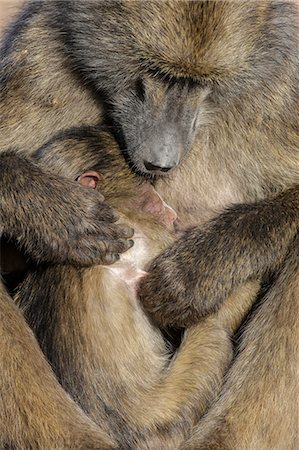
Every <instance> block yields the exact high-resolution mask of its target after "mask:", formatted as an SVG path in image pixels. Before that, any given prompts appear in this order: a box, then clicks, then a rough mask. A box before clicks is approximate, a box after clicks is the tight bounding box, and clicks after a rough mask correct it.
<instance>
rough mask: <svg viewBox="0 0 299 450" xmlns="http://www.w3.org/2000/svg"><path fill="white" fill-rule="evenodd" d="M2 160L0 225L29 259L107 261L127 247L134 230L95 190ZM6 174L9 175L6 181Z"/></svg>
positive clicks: (8, 157) (16, 159)
mask: <svg viewBox="0 0 299 450" xmlns="http://www.w3.org/2000/svg"><path fill="white" fill-rule="evenodd" d="M2 162H3V164H2V166H3V168H4V169H6V168H7V169H8V170H5V171H4V181H3V194H4V195H3V198H2V202H1V204H0V213H1V215H0V216H1V222H2V223H1V225H2V228H3V231H4V233H5V234H7V235H8V236H11V237H13V238H14V239H16V240H17V242H19V244H20V245H21V246H22V247H23V248H24V250H25V251H26V253H28V255H29V256H30V257H32V258H33V259H34V260H36V261H39V262H50V263H65V262H67V263H71V264H74V265H77V266H89V265H93V264H112V263H113V262H115V261H116V260H117V259H118V258H119V254H120V253H122V252H125V251H126V250H128V249H129V248H130V247H132V245H133V241H132V240H130V238H131V237H132V236H133V230H132V229H131V228H130V227H128V226H126V225H122V224H119V223H116V222H117V220H118V216H117V214H116V213H115V212H114V211H113V210H112V209H111V208H110V207H109V206H108V205H107V204H105V202H104V198H103V196H102V195H101V194H100V193H99V192H97V191H94V190H92V189H89V188H88V187H84V186H81V185H80V184H79V183H77V182H76V181H69V180H67V179H65V178H63V177H61V176H56V175H53V174H52V173H49V172H47V171H45V170H43V169H42V168H41V167H39V166H38V165H36V164H34V163H33V162H31V161H30V160H28V159H26V158H23V157H21V156H20V155H16V154H13V153H9V152H8V153H7V154H4V155H3V156H2V157H1V163H2ZM9 169H11V170H9ZM10 173H11V174H13V177H9V179H8V174H10ZM6 175H7V176H6ZM5 186H9V189H5Z"/></svg>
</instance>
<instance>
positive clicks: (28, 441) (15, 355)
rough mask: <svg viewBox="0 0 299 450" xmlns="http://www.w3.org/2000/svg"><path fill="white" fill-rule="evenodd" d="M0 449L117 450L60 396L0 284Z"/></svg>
mask: <svg viewBox="0 0 299 450" xmlns="http://www.w3.org/2000/svg"><path fill="white" fill-rule="evenodd" d="M0 342H1V345H0V371H1V373H0V392H1V395H0V448H16V449H28V450H29V449H31V450H37V449H38V450H49V449H53V450H55V449H56V450H59V449H64V450H67V449H76V450H87V449H89V450H96V449H98V450H103V449H112V448H116V445H114V444H113V442H112V439H111V438H110V437H109V436H108V435H106V434H105V433H104V432H103V431H102V430H100V429H99V428H98V427H97V426H96V425H95V424H94V423H93V422H92V421H91V420H90V419H88V418H87V416H85V414H84V413H83V411H81V410H80V408H79V407H78V406H77V405H76V404H75V402H73V401H72V400H71V398H70V397H69V396H68V395H67V394H66V392H64V390H63V389H62V388H61V386H60V384H59V383H58V381H57V380H56V378H55V376H54V374H53V372H52V370H51V368H50V366H49V365H48V363H47V362H46V360H45V358H44V356H43V354H42V352H41V350H40V349H39V347H38V345H37V342H36V340H35V338H34V336H33V334H32V332H31V331H30V329H29V327H28V326H27V324H26V323H25V320H24V318H23V317H22V315H21V313H20V312H19V310H18V309H17V308H16V306H15V305H14V304H13V302H12V300H11V299H10V298H9V296H8V295H7V294H6V293H5V290H4V288H3V286H2V285H1V284H0Z"/></svg>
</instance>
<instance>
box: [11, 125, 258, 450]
mask: <svg viewBox="0 0 299 450" xmlns="http://www.w3.org/2000/svg"><path fill="white" fill-rule="evenodd" d="M35 157H36V158H38V159H39V160H40V161H41V162H43V163H44V164H46V165H47V167H49V168H51V169H52V170H53V171H54V170H55V172H57V173H59V174H62V173H65V174H66V175H67V176H68V177H70V178H71V179H76V178H77V177H78V175H80V174H81V173H82V172H83V171H86V170H87V169H92V170H96V171H99V172H100V174H101V178H100V189H101V192H102V193H103V194H104V195H105V198H106V200H107V202H108V203H109V204H110V205H111V206H113V207H114V208H115V209H116V210H117V211H118V212H119V214H121V216H122V218H123V219H124V221H125V222H127V223H129V224H130V225H131V226H133V227H134V228H135V233H136V237H135V249H132V250H131V251H134V252H135V254H136V253H137V255H136V256H135V261H136V262H138V258H139V256H138V252H140V253H143V252H145V255H144V256H142V259H143V261H144V262H143V264H145V267H143V268H146V265H147V264H148V261H150V260H151V259H152V258H153V256H155V255H157V253H159V252H160V251H161V250H162V249H163V248H165V247H166V246H168V245H169V244H170V242H172V241H173V238H174V237H173V236H172V235H171V234H170V233H169V232H168V231H167V230H166V229H164V228H163V227H162V226H161V225H160V224H159V221H157V220H156V219H155V218H154V216H151V215H149V214H148V213H144V212H142V211H143V210H144V208H145V209H146V204H143V205H142V204H140V196H141V192H144V193H145V194H144V196H145V195H146V191H147V190H148V189H149V188H150V186H149V183H148V182H144V181H143V180H142V179H140V178H137V177H136V176H134V175H133V174H132V173H131V172H130V171H129V169H128V168H127V165H126V163H125V161H124V160H123V158H122V155H121V154H120V153H119V150H118V148H117V146H116V144H115V142H114V141H113V139H111V137H110V139H109V134H108V133H107V132H105V131H104V132H102V131H101V130H97V129H93V128H87V129H84V128H82V129H79V130H71V131H69V132H67V133H64V134H63V135H60V136H58V137H57V140H55V138H54V139H52V141H51V142H50V143H49V144H47V145H45V146H44V147H43V148H42V149H41V150H39V151H38V152H37V153H36V155H35ZM88 164H92V166H91V167H88ZM147 186H148V187H147ZM147 201H148V202H151V201H152V199H151V198H149V200H147ZM143 202H146V200H145V199H144V200H143ZM140 209H141V212H140V211H139V210H140ZM140 233H141V234H140ZM144 246H145V247H146V250H143V247H144ZM117 264H125V262H120V263H116V264H115V265H114V266H113V267H112V268H109V267H102V266H96V267H94V268H91V269H86V270H82V269H75V268H74V267H71V266H66V265H64V266H58V267H49V268H41V269H38V270H37V271H33V272H32V273H31V274H29V275H28V277H27V279H26V280H25V282H24V283H23V285H22V286H21V290H20V292H19V293H18V295H17V301H18V303H19V304H20V305H21V306H22V309H23V310H24V313H25V316H26V318H27V320H28V322H29V324H30V326H31V327H32V328H33V330H34V331H35V333H36V335H37V337H38V340H39V342H40V345H41V348H42V350H43V351H44V353H45V354H46V356H47V357H48V359H49V361H50V362H51V365H52V367H53V368H54V370H55V372H56V374H57V376H58V377H59V380H60V382H61V383H62V386H63V387H64V388H65V389H66V391H67V392H69V393H70V394H71V396H72V397H73V398H74V399H75V400H76V401H77V402H78V404H79V405H80V406H81V407H82V409H83V410H84V411H85V412H86V413H87V414H88V415H89V416H90V417H91V418H92V419H93V420H94V421H95V422H97V423H98V424H99V425H100V426H101V427H102V428H103V429H104V430H106V431H108V430H109V429H112V430H114V435H115V438H116V439H117V440H118V441H119V444H120V445H121V447H125V448H126V447H127V446H128V448H138V449H146V448H148V449H152V450H158V449H161V450H162V449H163V450H166V449H169V450H173V449H174V448H178V447H179V446H180V444H182V443H183V442H184V441H185V439H186V437H187V436H188V435H189V434H190V430H191V427H192V425H194V424H195V423H196V420H197V419H198V418H200V417H201V416H202V415H203V414H204V412H205V411H206V409H207V407H208V406H209V405H210V403H211V401H212V400H213V399H214V398H215V397H216V395H217V392H219V389H220V387H221V385H222V378H223V375H224V373H225V371H226V369H227V367H228V365H229V363H230V361H231V358H232V345H231V340H230V339H231V336H232V334H233V333H234V332H235V330H236V329H237V328H238V326H239V325H240V323H241V321H242V319H243V318H244V316H245V314H246V313H247V312H248V310H249V309H250V308H251V306H252V301H253V300H254V298H255V295H256V292H257V290H258V289H259V283H254V282H252V283H248V285H247V286H246V287H244V288H242V290H240V291H239V292H237V293H234V294H233V295H232V296H231V297H230V298H229V299H228V300H227V302H226V303H225V306H224V307H223V308H222V309H221V310H220V311H219V312H218V313H216V314H214V315H211V316H210V317H208V318H207V319H205V320H203V321H202V322H201V323H200V324H199V325H197V326H194V327H193V328H190V329H189V330H188V331H187V332H186V334H185V337H184V341H183V343H182V345H181V347H180V349H179V351H178V352H177V354H176V356H175V359H174V360H173V361H170V359H169V355H168V353H169V347H168V346H167V344H166V343H165V341H164V339H163V337H162V334H161V332H160V331H159V330H158V329H157V328H155V327H153V325H152V324H151V323H150V321H149V320H148V318H147V317H146V315H145V314H144V312H143V310H142V308H141V307H140V304H139V302H138V300H137V297H136V293H135V292H134V291H132V290H131V288H130V287H128V285H127V284H126V283H125V281H124V280H123V279H122V278H121V277H120V276H118V275H115V273H114V271H115V270H119V269H118V267H117ZM127 264H128V263H127ZM131 270H133V271H134V268H132V269H131Z"/></svg>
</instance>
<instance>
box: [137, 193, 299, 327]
mask: <svg viewBox="0 0 299 450" xmlns="http://www.w3.org/2000/svg"><path fill="white" fill-rule="evenodd" d="M298 225H299V188H298V187H294V188H292V189H290V190H288V191H285V192H284V193H282V194H281V195H279V196H277V197H275V198H273V199H272V200H264V201H260V202H257V203H252V204H244V205H236V206H232V207H231V208H229V209H228V210H227V211H226V212H224V213H222V214H221V215H219V216H218V217H217V218H216V219H214V220H213V221H211V222H210V223H209V224H208V225H207V226H206V228H205V229H198V228H193V229H191V230H189V231H187V232H186V234H185V235H184V236H183V237H181V238H180V239H179V240H178V241H177V242H175V243H174V244H173V245H172V246H171V247H170V248H169V249H168V250H166V252H165V253H163V254H162V255H160V256H158V257H157V259H156V260H155V261H154V262H153V263H152V265H151V268H150V269H149V272H150V273H149V275H148V276H147V277H145V278H144V279H143V280H142V281H141V286H140V297H141V300H142V303H143V305H144V306H145V308H146V309H147V311H148V312H149V313H150V314H151V315H152V316H153V318H154V320H155V321H156V322H158V323H159V324H160V325H161V326H163V327H164V326H182V327H185V326H188V325H190V324H192V323H196V322H197V321H198V320H199V319H200V318H201V317H202V316H204V315H205V314H208V313H210V312H211V311H215V310H216V309H217V308H219V306H220V305H221V303H222V302H223V301H224V300H225V298H226V297H227V295H228V294H229V293H230V292H231V291H232V289H234V288H236V287H238V286H240V285H242V284H243V283H245V282H246V281H248V280H249V279H257V278H260V277H262V276H263V275H265V274H267V273H271V272H272V271H274V270H275V268H276V267H278V266H279V264H281V262H282V261H283V259H284V258H285V255H286V253H287V250H288V247H289V246H290V244H291V243H292V240H293V239H294V236H295V234H296V232H297V230H298Z"/></svg>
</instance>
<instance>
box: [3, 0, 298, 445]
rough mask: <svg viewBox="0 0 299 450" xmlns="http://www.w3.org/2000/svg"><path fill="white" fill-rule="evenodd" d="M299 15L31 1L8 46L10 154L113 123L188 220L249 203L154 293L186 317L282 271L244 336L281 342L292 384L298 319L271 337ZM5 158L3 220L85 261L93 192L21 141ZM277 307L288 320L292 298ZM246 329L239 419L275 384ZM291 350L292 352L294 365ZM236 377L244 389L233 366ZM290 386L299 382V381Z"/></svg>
mask: <svg viewBox="0 0 299 450" xmlns="http://www.w3.org/2000/svg"><path fill="white" fill-rule="evenodd" d="M297 24H298V15H297V9H296V4H295V3H294V2H293V1H288V0H287V1H278V0H259V1H250V2H248V1H245V0H239V1H238V2H231V1H226V0H223V1H221V2H220V1H219V2H216V1H215V2H214V1H196V2H182V1H165V2H158V1H147V2H141V1H140V2H139V1H115V2H110V1H98V0H84V1H83V0H82V1H79V0H78V1H72V0H64V1H61V0H59V1H58V0H57V1H55V0H48V1H44V2H40V1H32V2H30V4H29V6H28V7H27V9H26V10H24V12H23V14H22V16H21V17H20V18H19V19H18V20H17V22H16V24H15V25H14V26H12V27H11V30H10V32H9V33H8V34H7V37H6V40H5V42H4V46H3V48H2V51H1V78H0V79H1V92H0V116H1V124H0V127H1V147H2V149H3V150H7V149H14V148H17V149H21V150H23V151H24V153H26V154H32V153H33V152H34V151H35V150H36V149H37V148H39V147H40V146H41V145H42V144H44V143H45V142H46V141H48V140H49V139H50V137H51V136H52V135H53V134H56V133H57V132H58V131H60V130H64V129H68V128H70V127H78V126H81V125H82V124H85V123H89V124H96V123H98V122H104V121H106V122H108V123H109V124H110V125H111V126H113V128H114V130H115V132H117V133H118V140H119V142H120V143H121V146H122V151H123V152H124V154H125V156H126V158H127V161H128V163H129V164H130V165H131V167H132V168H134V169H135V170H136V171H139V173H140V174H143V175H145V176H153V177H155V178H156V179H157V185H156V189H157V190H158V192H159V193H160V194H161V196H162V197H163V199H164V200H165V201H166V202H167V203H168V204H170V205H171V206H172V207H173V208H174V209H175V210H176V211H177V213H178V216H179V220H180V223H179V225H180V227H181V228H182V229H184V228H187V227H188V226H191V225H196V226H198V224H204V223H205V222H207V221H208V220H209V219H211V218H212V217H215V216H217V214H218V213H219V212H221V211H223V209H225V208H226V207H227V206H229V205H232V204H236V203H240V204H242V205H241V206H236V207H233V208H232V209H231V210H229V211H228V212H227V213H224V216H222V215H221V216H220V217H219V218H216V219H215V221H214V222H213V223H212V224H211V225H209V226H207V228H205V230H204V231H203V229H202V228H200V229H197V228H195V229H192V230H191V231H188V232H187V234H185V235H183V236H182V237H181V239H180V240H179V241H178V242H177V243H175V244H173V245H172V246H171V248H170V249H169V250H167V251H166V252H165V253H164V255H162V256H161V257H159V258H158V259H157V260H156V262H155V263H154V265H153V267H152V269H150V272H151V274H150V275H149V277H148V278H147V279H146V280H145V281H144V283H143V291H141V295H142V299H143V301H144V305H145V306H146V307H147V308H148V311H149V312H151V313H152V314H153V317H154V319H155V320H157V321H159V322H160V323H162V324H169V323H173V324H174V323H181V324H183V323H186V321H187V322H188V321H189V320H190V319H191V320H192V318H193V317H194V319H195V320H198V317H200V316H201V315H203V314H204V313H208V312H209V311H211V310H213V309H215V308H216V307H217V306H219V304H221V303H222V302H223V301H224V299H225V297H226V296H227V294H228V293H229V292H230V291H231V289H232V288H233V287H234V286H238V285H240V284H241V283H242V282H243V281H244V280H246V279H248V278H251V277H253V278H254V277H256V276H258V277H264V278H265V279H267V278H268V275H269V273H271V272H274V274H272V275H273V277H272V278H271V279H272V280H273V284H271V287H270V289H271V292H274V293H275V295H274V294H273V295H269V300H268V301H266V299H265V301H264V300H263V299H262V300H261V306H260V307H259V308H258V309H257V315H256V316H255V320H253V319H252V320H249V321H248V323H247V325H246V330H247V331H246V333H248V335H254V336H255V338H256V339H257V348H259V346H260V344H261V339H262V338H261V336H262V335H265V336H267V341H266V342H267V345H266V348H267V349H268V351H269V352H270V353H272V354H273V355H275V356H276V358H275V361H276V373H277V377H278V378H280V379H281V383H282V384H281V386H282V385H285V386H288V377H287V370H286V369H288V371H290V372H292V371H295V367H296V363H297V361H296V358H295V355H296V354H297V353H296V352H297V347H296V343H295V340H294V336H293V332H292V331H291V329H292V327H291V326H290V327H285V330H284V331H285V335H284V339H282V338H280V337H281V336H280V334H279V335H278V334H277V326H272V327H271V329H270V330H269V333H266V332H265V330H266V324H268V323H270V322H271V323H272V321H273V323H274V324H275V323H276V322H275V320H276V316H275V314H274V306H273V302H274V299H276V298H277V296H278V297H279V298H280V295H281V291H280V289H279V288H278V286H279V285H277V284H276V282H277V280H276V276H277V275H278V274H279V271H280V269H282V268H283V267H284V263H283V261H284V259H286V260H287V258H288V256H287V254H288V249H289V247H290V245H291V244H292V242H294V244H295V243H296V241H295V240H294V239H295V235H296V233H297V230H298V200H297V198H298V188H297V187H294V186H297V185H298V183H299V152H298V38H297V36H298V33H297V31H298V27H297ZM0 160H1V171H2V174H3V175H2V177H1V179H0V189H1V198H3V199H5V201H3V202H2V203H1V208H2V209H1V213H2V214H0V216H1V219H2V223H1V228H3V229H4V231H5V233H6V234H7V235H8V236H9V237H14V238H15V239H16V240H17V241H19V242H20V244H22V245H23V246H24V247H25V248H27V251H28V253H33V254H32V256H33V257H34V256H35V257H39V258H40V259H43V260H52V261H53V260H54V261H57V260H60V261H61V259H62V258H64V260H68V261H70V260H74V259H75V260H76V261H77V262H78V261H79V260H80V258H79V257H78V255H77V254H76V243H77V241H78V237H79V238H80V237H82V235H83V234H84V232H85V231H86V230H87V231H90V228H91V229H92V230H94V228H93V227H94V214H93V213H91V211H92V210H93V208H92V207H90V206H88V205H86V203H84V202H83V203H82V204H83V206H84V209H85V213H86V214H85V215H86V217H87V219H86V220H87V223H86V227H85V229H82V228H81V226H80V220H81V218H82V211H78V210H74V208H72V207H71V205H72V204H77V205H78V204H80V198H81V197H80V196H81V195H83V194H82V191H80V190H79V186H78V187H77V192H78V195H75V194H72V192H73V191H72V190H71V189H69V190H67V191H66V190H65V188H64V184H63V181H61V184H58V182H57V183H54V182H53V178H51V176H50V175H48V173H47V172H46V171H45V170H44V169H42V168H41V167H37V166H36V167H35V166H34V165H33V164H32V163H31V162H30V161H29V160H26V159H24V157H22V156H21V154H20V153H19V154H17V153H15V152H14V151H12V150H11V151H10V152H9V153H7V152H3V153H2V154H1V156H0ZM23 166H24V167H23ZM177 166H178V167H177ZM31 167H32V170H31ZM15 168H17V170H18V173H20V176H17V177H16V176H15ZM171 169H175V170H172V171H171ZM34 180H35V181H34ZM29 181H30V182H29ZM40 182H43V183H44V184H41V186H42V187H43V188H42V189H40V190H39V189H38V188H37V187H36V186H39V185H40ZM65 183H66V181H65ZM46 186H47V187H48V188H49V189H50V187H51V191H50V193H51V197H52V198H53V200H52V202H51V204H50V205H49V202H48V196H47V195H45V193H46V194H47V193H48V192H49V191H46V190H45V187H46ZM66 192H68V193H69V194H68V195H66ZM72 195H73V196H76V199H75V200H76V201H73V200H72V199H73V198H74V197H73V196H72ZM68 196H70V197H68ZM90 196H92V192H90V193H89V196H88V198H90V199H91V197H90ZM67 197H68V198H67ZM28 198H32V199H33V198H34V202H33V201H32V202H31V203H30V202H28ZM85 200H86V201H87V194H86V197H85ZM82 201H83V200H82ZM90 201H91V203H93V200H90ZM97 201H98V200H97ZM30 205H32V206H30ZM97 205H98V207H95V208H94V209H96V210H98V209H101V210H102V211H103V213H102V215H101V217H100V218H101V219H105V218H106V214H105V211H108V212H107V214H108V216H109V214H111V211H110V210H104V206H103V203H102V202H101V203H100V204H98V203H97ZM35 206H36V211H35V209H34V208H35ZM62 211H63V216H61V214H62ZM273 212H275V217H274V220H273V218H272V216H271V215H272V213H273ZM36 213H37V214H36ZM109 217H110V218H111V216H109ZM75 219H77V220H75ZM56 224H57V226H56ZM73 224H75V226H73ZM99 226H100V228H101V231H100V233H99V235H101V232H102V233H103V234H104V235H105V237H106V238H107V236H109V235H110V229H111V222H109V220H106V221H105V223H103V220H102V221H101V223H100V225H99ZM70 229H71V230H73V232H70ZM114 231H115V233H114V234H113V235H114V236H115V237H116V239H113V241H112V242H111V245H112V246H113V248H111V249H110V250H111V251H109V257H110V258H111V257H112V256H111V255H113V254H114V253H117V254H118V253H120V252H121V251H122V250H123V249H124V247H126V248H128V246H129V243H126V244H124V241H123V239H122V238H125V239H126V238H127V236H128V234H129V232H128V231H124V229H119V228H115V230H114ZM48 236H50V239H49V237H48ZM88 239H89V240H88V241H87V242H86V241H85V242H83V243H82V250H80V255H83V256H82V258H81V260H83V264H84V263H85V264H86V253H87V259H88V254H89V255H90V253H89V250H90V246H92V247H94V246H97V245H99V248H98V251H97V252H96V258H95V259H96V261H94V262H97V261H101V260H102V259H103V247H104V246H103V244H102V242H101V240H100V244H97V242H98V240H97V239H95V234H92V233H88ZM35 240H36V245H33V244H32V242H34V241H35ZM79 241H80V239H79ZM59 244H61V245H59ZM64 247H66V248H67V250H66V251H60V248H62V249H63V248H64ZM105 248H106V247H105ZM74 253H75V256H73V254H74ZM63 255H67V257H63ZM182 261H183V263H182ZM79 262H82V261H79ZM89 262H93V261H90V259H89ZM267 281H268V282H269V280H267ZM288 288H289V289H290V290H291V291H290V292H289V291H288V293H289V296H290V297H288V298H291V297H292V296H294V298H295V299H297V298H298V295H297V294H296V291H295V290H294V289H293V284H291V285H290V286H288ZM269 292H270V291H269ZM4 301H5V299H4ZM277 304H279V305H280V308H281V309H280V312H281V314H283V311H284V303H283V302H277ZM192 310H193V314H190V313H189V312H190V311H192ZM270 318H271V320H270ZM292 319H293V318H292ZM17 320H18V318H17V317H16V321H17ZM297 324H298V322H297ZM246 336H247V334H244V337H243V338H242V340H241V342H242V347H241V350H242V351H241V353H240V356H239V358H240V359H239V361H243V365H244V364H246V367H251V369H250V374H248V377H247V378H246V381H245V380H244V379H243V381H242V389H243V390H244V397H242V398H241V399H240V402H239V401H238V396H237V395H236V410H235V411H234V414H233V417H234V419H233V420H234V421H237V418H238V417H241V414H238V410H240V411H241V410H242V411H243V410H244V411H245V410H246V411H247V414H248V415H250V413H251V405H252V404H254V403H255V404H256V405H257V408H258V404H259V403H260V404H261V405H263V408H261V410H262V411H269V408H271V402H270V401H269V402H268V403H267V397H266V396H265V395H263V394H260V395H258V396H257V395H256V391H255V390H254V389H253V386H257V383H256V378H255V374H257V373H258V368H259V370H260V371H261V373H263V375H264V376H263V378H264V379H265V380H268V379H269V380H271V377H270V372H271V368H270V366H269V364H268V363H267V361H266V359H265V358H263V356H262V354H261V355H260V354H259V352H251V351H249V350H248V352H247V353H246V351H245V350H246V349H250V345H249V343H250V341H248V340H247V339H246V338H245V337H246ZM263 348H264V347H263ZM284 354H289V355H292V356H291V357H290V361H288V366H286V361H285V359H284V358H283V357H282V356H281V355H284ZM242 358H243V359H242ZM238 367H239V366H238V365H236V366H234V368H235V370H236V371H238ZM232 369H233V368H232ZM230 377H231V378H230V380H231V385H232V386H235V389H237V387H236V386H237V379H238V375H236V372H235V371H234V370H232V371H231V372H230ZM241 380H242V377H240V382H241ZM291 382H292V383H293V390H294V388H296V386H297V384H295V383H297V380H296V377H291ZM265 383H266V381H265ZM263 387H264V388H265V389H266V388H267V389H268V387H269V385H268V384H267V383H266V384H265V385H263ZM261 392H262V390H261ZM273 392H274V391H273ZM273 395H274V394H273ZM275 395H276V396H273V397H272V399H275V404H277V403H280V404H281V405H283V409H284V410H285V411H287V413H286V414H285V415H284V416H283V418H286V417H288V416H292V417H294V416H295V414H296V411H297V405H296V404H295V396H294V397H293V399H292V398H291V399H290V398H289V397H287V396H286V395H285V393H284V390H283V389H281V390H277V391H276V394H275ZM244 398H245V400H244ZM261 398H263V399H264V403H261ZM236 411H237V412H236ZM273 414H276V416H275V417H276V418H280V415H279V414H278V413H277V411H275V412H274V413H272V415H271V417H270V414H268V417H266V414H265V413H263V414H262V412H259V413H258V418H259V419H260V420H259V419H257V420H256V422H248V431H247V435H246V436H247V437H246V441H245V442H246V444H244V445H247V443H248V448H250V443H251V442H255V444H256V445H257V446H258V444H257V442H258V439H260V440H261V438H259V436H261V434H262V433H261V430H265V429H267V430H268V432H267V433H266V437H264V438H263V439H264V441H263V442H266V444H264V443H263V445H268V444H269V446H270V448H271V441H272V436H273V435H275V433H274V432H273V429H271V426H272V424H274V423H276V420H273ZM228 415H229V414H228ZM270 425H271V426H270ZM282 428H283V431H282V433H281V435H280V438H281V439H284V441H285V445H289V447H291V446H292V445H293V444H292V438H291V434H290V433H289V432H288V427H287V423H286V419H285V420H284V421H283V422H282ZM238 430H239V428H238V426H236V427H232V428H231V429H230V431H229V433H228V435H229V436H230V437H229V438H228V442H229V443H230V444H229V445H231V446H233V445H234V444H233V442H234V441H236V442H238ZM240 432H241V429H240ZM273 433H274V434H273ZM292 436H293V435H292ZM261 446H262V444H261V445H260V447H261Z"/></svg>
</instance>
